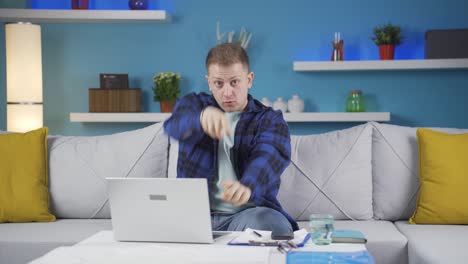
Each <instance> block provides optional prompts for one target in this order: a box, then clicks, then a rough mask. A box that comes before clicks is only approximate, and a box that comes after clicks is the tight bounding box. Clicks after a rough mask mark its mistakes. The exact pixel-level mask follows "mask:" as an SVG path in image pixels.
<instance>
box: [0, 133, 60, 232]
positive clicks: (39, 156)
mask: <svg viewBox="0 0 468 264" xmlns="http://www.w3.org/2000/svg"><path fill="white" fill-rule="evenodd" d="M47 132H48V129H47V128H46V127H44V128H40V129H36V130H33V131H29V132H27V133H12V134H4V135H0V223H1V222H31V221H37V222H49V221H54V220H55V216H54V215H52V214H51V213H50V212H49V190H48V177H47Z"/></svg>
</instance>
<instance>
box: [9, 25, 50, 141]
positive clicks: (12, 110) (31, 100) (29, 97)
mask: <svg viewBox="0 0 468 264" xmlns="http://www.w3.org/2000/svg"><path fill="white" fill-rule="evenodd" d="M5 40H6V81H7V82H6V83H7V104H8V105H7V130H8V131H13V132H25V131H29V130H32V129H36V128H39V127H42V115H43V114H42V52H41V27H40V26H38V25H33V24H30V23H16V24H7V25H5ZM26 124H28V125H26ZM20 128H21V130H18V129H20Z"/></svg>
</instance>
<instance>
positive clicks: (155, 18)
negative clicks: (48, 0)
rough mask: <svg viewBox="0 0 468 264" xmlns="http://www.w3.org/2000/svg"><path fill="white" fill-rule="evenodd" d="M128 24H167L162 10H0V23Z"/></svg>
mask: <svg viewBox="0 0 468 264" xmlns="http://www.w3.org/2000/svg"><path fill="white" fill-rule="evenodd" d="M20 21H22V22H31V23H130V22H169V21H170V15H169V14H168V13H167V12H166V11H164V10H89V9H88V10H65V9H10V8H0V22H20Z"/></svg>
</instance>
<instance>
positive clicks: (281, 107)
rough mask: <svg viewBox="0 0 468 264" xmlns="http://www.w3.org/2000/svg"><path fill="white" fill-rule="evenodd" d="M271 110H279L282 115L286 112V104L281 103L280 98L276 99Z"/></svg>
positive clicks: (281, 99)
mask: <svg viewBox="0 0 468 264" xmlns="http://www.w3.org/2000/svg"><path fill="white" fill-rule="evenodd" d="M273 109H275V110H281V111H282V112H283V113H286V112H287V111H288V104H287V103H286V102H285V101H283V98H282V97H278V99H276V101H275V102H274V103H273Z"/></svg>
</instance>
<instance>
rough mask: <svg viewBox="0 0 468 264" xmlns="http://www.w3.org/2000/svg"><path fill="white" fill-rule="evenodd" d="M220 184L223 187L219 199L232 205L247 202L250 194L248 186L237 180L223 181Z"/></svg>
mask: <svg viewBox="0 0 468 264" xmlns="http://www.w3.org/2000/svg"><path fill="white" fill-rule="evenodd" d="M221 185H222V186H223V188H224V192H223V193H222V194H221V199H222V200H223V201H226V202H230V203H232V204H233V205H234V206H241V205H243V204H245V203H247V202H248V201H249V199H250V195H251V194H252V191H251V190H250V188H249V187H247V186H245V185H242V184H241V183H240V182H238V181H223V183H221Z"/></svg>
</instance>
